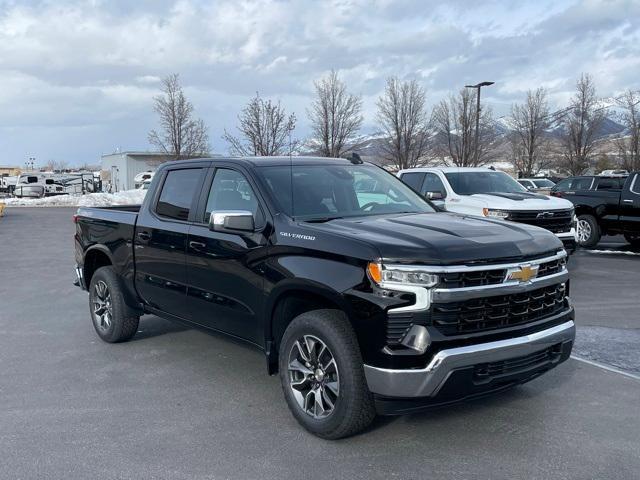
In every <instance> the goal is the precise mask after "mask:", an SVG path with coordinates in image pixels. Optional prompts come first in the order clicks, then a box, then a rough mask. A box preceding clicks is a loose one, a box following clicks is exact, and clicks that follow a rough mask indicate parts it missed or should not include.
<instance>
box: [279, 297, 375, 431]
mask: <svg viewBox="0 0 640 480" xmlns="http://www.w3.org/2000/svg"><path fill="white" fill-rule="evenodd" d="M318 342H319V343H318ZM309 345H311V347H312V348H308V347H309ZM323 345H324V347H325V349H324V351H323V349H322V346H323ZM301 348H302V350H305V349H306V352H301V350H300V349H301ZM311 352H315V357H317V361H314V359H313V358H311V357H312V355H310V353H311ZM301 353H305V354H306V356H307V357H310V360H311V362H310V363H308V364H307V365H311V368H308V367H307V366H306V365H303V364H302V363H303V362H304V360H303V359H304V356H305V355H301ZM331 358H333V360H334V361H335V362H334V363H333V365H332V364H331V363H332V362H331V361H330V359H331ZM278 361H279V367H280V368H279V370H280V382H281V384H282V390H283V392H284V397H285V400H286V401H287V405H288V406H289V409H290V410H291V413H292V414H293V416H294V417H295V418H296V420H297V421H298V422H299V423H300V425H302V426H303V427H304V428H305V429H307V430H308V431H309V432H311V433H313V434H314V435H317V436H318V437H321V438H325V439H329V440H335V439H338V438H343V437H348V436H350V435H353V434H355V433H357V432H359V431H361V430H363V429H365V428H366V427H367V426H369V425H370V424H371V422H372V421H373V419H374V418H375V415H376V413H375V407H374V403H373V396H372V394H371V392H370V391H369V389H368V387H367V382H366V380H365V376H364V369H363V362H362V356H361V354H360V347H359V346H358V340H357V339H356V335H355V332H354V331H353V328H352V327H351V324H350V323H349V321H348V320H347V318H346V317H345V315H344V314H343V313H342V312H340V311H339V310H314V311H311V312H306V313H303V314H301V315H299V316H297V317H296V318H295V319H294V320H293V321H292V322H291V323H290V324H289V326H288V327H287V329H286V330H285V332H284V335H283V337H282V342H281V343H280V348H279V353H278ZM296 361H298V362H299V363H297V364H296V363H295V362H296ZM312 362H313V363H312ZM291 364H293V365H295V366H296V367H297V368H293V369H292V368H290V365H291ZM303 370H306V374H305V373H303ZM318 370H320V372H318ZM310 376H311V377H312V379H309V378H310ZM301 378H302V379H303V380H300V379H301ZM304 378H306V380H304ZM336 381H337V384H336ZM292 383H297V387H296V389H295V392H294V387H293V386H292ZM314 385H315V387H314ZM307 388H308V389H309V392H308V393H307V392H306V389H307ZM296 392H297V393H296ZM304 398H310V399H311V400H312V401H311V402H308V403H306V404H305V401H304ZM318 398H319V399H320V402H317V401H316V399H318ZM300 401H302V403H300ZM318 403H321V404H322V408H318ZM331 405H333V406H332V407H331ZM307 407H308V408H307Z"/></svg>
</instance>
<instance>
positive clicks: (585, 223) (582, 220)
mask: <svg viewBox="0 0 640 480" xmlns="http://www.w3.org/2000/svg"><path fill="white" fill-rule="evenodd" d="M600 235H601V234H600V226H599V225H598V221H597V220H596V219H595V217H594V216H593V215H580V216H579V217H578V243H579V244H580V246H581V247H586V248H592V247H595V246H596V245H597V244H598V242H599V241H600Z"/></svg>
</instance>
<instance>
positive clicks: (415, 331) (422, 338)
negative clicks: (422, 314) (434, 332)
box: [400, 325, 431, 353]
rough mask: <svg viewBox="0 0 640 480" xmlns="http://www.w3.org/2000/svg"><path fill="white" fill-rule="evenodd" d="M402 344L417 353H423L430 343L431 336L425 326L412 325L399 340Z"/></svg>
mask: <svg viewBox="0 0 640 480" xmlns="http://www.w3.org/2000/svg"><path fill="white" fill-rule="evenodd" d="M400 343H401V344H402V345H404V346H405V347H407V348H410V349H412V350H415V351H416V352H419V353H424V352H426V351H427V348H429V345H430V344H431V337H430V336H429V332H428V331H427V329H426V327H423V326H422V325H413V326H412V327H411V328H410V329H409V331H408V332H407V333H406V334H405V335H404V337H402V340H401V341H400Z"/></svg>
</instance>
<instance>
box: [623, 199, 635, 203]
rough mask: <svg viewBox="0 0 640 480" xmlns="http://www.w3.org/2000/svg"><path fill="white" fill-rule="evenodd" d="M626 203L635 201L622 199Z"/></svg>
mask: <svg viewBox="0 0 640 480" xmlns="http://www.w3.org/2000/svg"><path fill="white" fill-rule="evenodd" d="M622 201H623V202H625V203H633V200H622Z"/></svg>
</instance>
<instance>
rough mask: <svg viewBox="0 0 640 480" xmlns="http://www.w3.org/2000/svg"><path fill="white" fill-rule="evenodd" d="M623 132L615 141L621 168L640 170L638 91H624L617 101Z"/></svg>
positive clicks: (639, 101) (639, 108)
mask: <svg viewBox="0 0 640 480" xmlns="http://www.w3.org/2000/svg"><path fill="white" fill-rule="evenodd" d="M617 103H618V105H619V106H620V107H621V108H622V109H623V110H622V113H621V115H620V117H621V120H622V123H623V124H624V126H625V127H626V130H625V132H624V133H623V134H622V135H621V136H620V137H619V138H617V139H616V140H615V143H616V147H617V149H618V155H619V158H620V160H621V162H620V163H621V166H622V168H624V169H626V170H628V171H630V172H631V171H634V170H640V91H632V90H628V91H626V92H625V93H624V94H623V95H622V96H621V97H620V98H618V99H617Z"/></svg>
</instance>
